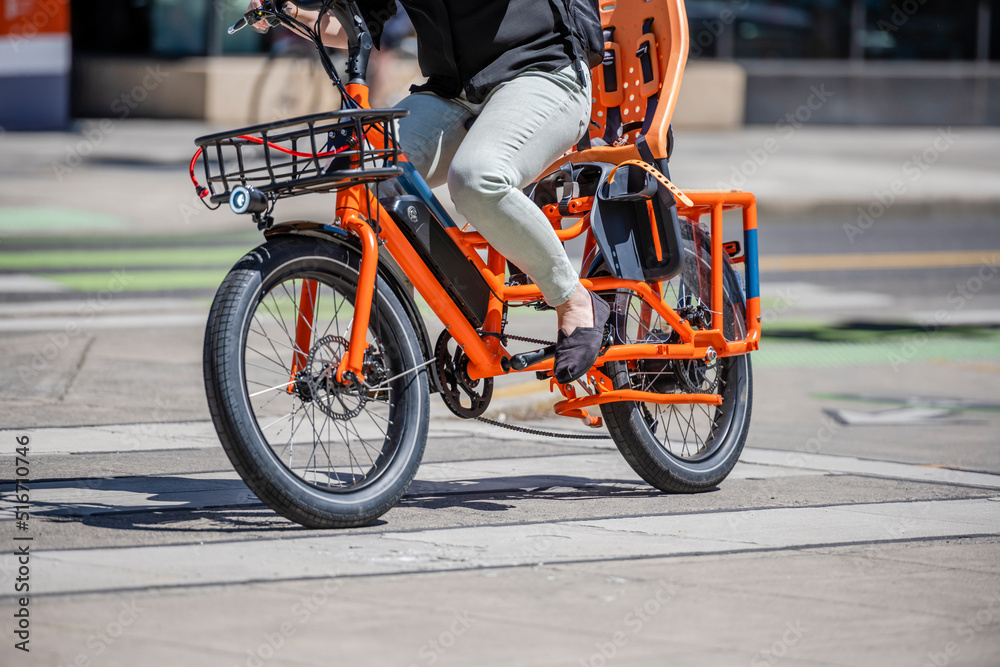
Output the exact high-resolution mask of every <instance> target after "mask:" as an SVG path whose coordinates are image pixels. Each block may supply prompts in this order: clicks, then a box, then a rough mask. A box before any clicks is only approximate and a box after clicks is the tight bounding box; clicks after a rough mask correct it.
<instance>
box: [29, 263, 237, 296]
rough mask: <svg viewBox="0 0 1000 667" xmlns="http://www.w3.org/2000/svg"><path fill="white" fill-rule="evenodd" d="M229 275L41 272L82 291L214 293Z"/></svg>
mask: <svg viewBox="0 0 1000 667" xmlns="http://www.w3.org/2000/svg"><path fill="white" fill-rule="evenodd" d="M227 273H229V267H225V268H218V269H202V270H186V271H130V270H129V269H127V268H126V269H124V270H122V269H113V270H109V271H99V272H89V271H84V272H80V273H41V274H37V275H38V276H39V277H40V278H45V279H46V280H51V281H52V282H54V283H58V284H60V285H62V286H64V287H68V288H69V289H73V290H77V291H80V292H101V291H103V290H112V291H113V292H115V293H119V292H151V291H164V290H188V289H205V290H212V291H215V290H216V289H218V287H219V285H221V284H222V280H223V279H224V278H225V277H226V274H227Z"/></svg>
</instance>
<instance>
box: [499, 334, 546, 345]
mask: <svg viewBox="0 0 1000 667" xmlns="http://www.w3.org/2000/svg"><path fill="white" fill-rule="evenodd" d="M504 338H509V339H510V340H516V341H520V342H522V343H534V344H535V345H545V346H549V345H555V343H554V342H552V341H550V340H540V339H538V338H528V337H527V336H515V335H514V334H504Z"/></svg>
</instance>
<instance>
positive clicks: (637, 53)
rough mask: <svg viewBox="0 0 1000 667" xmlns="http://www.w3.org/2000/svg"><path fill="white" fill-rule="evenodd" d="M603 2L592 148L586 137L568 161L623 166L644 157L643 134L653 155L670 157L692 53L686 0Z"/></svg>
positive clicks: (591, 136)
mask: <svg viewBox="0 0 1000 667" xmlns="http://www.w3.org/2000/svg"><path fill="white" fill-rule="evenodd" d="M599 5H600V9H601V25H602V27H603V28H604V37H605V44H604V47H605V51H604V61H603V62H602V63H601V64H600V65H598V66H597V67H595V68H594V69H593V70H591V75H592V82H593V84H592V90H593V94H592V97H593V99H594V102H593V106H592V110H591V124H590V135H589V144H590V146H589V147H588V146H587V143H588V141H587V139H586V138H585V139H584V141H583V142H581V145H580V146H579V147H578V150H577V152H575V153H573V154H571V155H570V156H568V160H569V161H572V162H610V163H612V164H618V163H621V162H623V161H625V160H629V159H635V158H639V157H640V155H639V151H638V150H637V149H636V146H635V144H636V141H637V140H639V139H640V138H644V140H645V143H646V145H647V146H648V147H649V149H650V152H651V153H652V155H653V157H655V158H657V159H662V158H666V157H667V155H668V151H669V145H668V144H669V129H670V120H671V118H672V116H673V113H674V108H675V107H676V105H677V96H678V93H679V92H680V84H681V78H682V76H683V74H684V65H685V63H686V61H687V53H688V26H687V13H686V11H685V9H684V0H600V2H599ZM563 161H565V160H563ZM561 162H562V161H561Z"/></svg>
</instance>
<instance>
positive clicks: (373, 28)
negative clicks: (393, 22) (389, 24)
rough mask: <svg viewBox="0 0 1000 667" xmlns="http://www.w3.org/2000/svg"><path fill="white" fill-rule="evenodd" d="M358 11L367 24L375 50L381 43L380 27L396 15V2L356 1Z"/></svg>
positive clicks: (394, 0) (386, 0) (384, 0)
mask: <svg viewBox="0 0 1000 667" xmlns="http://www.w3.org/2000/svg"><path fill="white" fill-rule="evenodd" d="M357 3H358V9H360V10H361V15H362V17H363V18H364V19H365V23H366V24H368V32H370V33H371V34H372V41H373V42H374V43H375V48H379V46H380V45H381V42H382V26H384V25H385V22H386V21H388V20H389V19H390V18H392V17H393V16H394V15H395V14H396V0H357Z"/></svg>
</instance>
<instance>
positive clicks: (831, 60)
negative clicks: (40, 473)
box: [0, 0, 1000, 129]
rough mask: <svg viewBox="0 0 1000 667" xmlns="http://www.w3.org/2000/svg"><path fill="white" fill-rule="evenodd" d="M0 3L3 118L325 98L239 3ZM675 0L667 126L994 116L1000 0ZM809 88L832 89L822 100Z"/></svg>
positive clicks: (317, 75)
mask: <svg viewBox="0 0 1000 667" xmlns="http://www.w3.org/2000/svg"><path fill="white" fill-rule="evenodd" d="M0 2H2V3H3V10H4V11H3V14H2V16H0V125H3V126H5V127H7V128H15V129H16V128H31V127H35V128H43V127H59V126H61V125H65V123H66V119H67V118H68V117H70V116H72V117H159V118H188V119H203V120H208V121H220V122H222V121H224V122H233V121H237V122H239V121H251V122H253V121H257V120H267V119H270V118H276V117H281V116H288V115H293V114H296V113H304V112H308V111H312V110H318V109H324V108H329V107H330V106H331V105H332V104H335V103H336V100H335V96H333V93H332V91H331V90H330V87H329V86H327V85H326V84H325V80H324V76H323V74H322V72H321V71H319V70H318V69H316V68H315V67H314V66H313V65H312V63H313V61H312V55H311V54H310V53H309V49H308V48H302V47H303V46H306V45H303V44H298V43H296V42H295V41H294V40H289V39H288V35H287V34H286V35H281V34H280V33H276V34H270V35H267V36H263V37H262V36H260V35H257V34H256V33H253V32H251V31H249V30H244V31H242V32H240V33H238V34H237V35H234V36H229V35H227V34H226V30H225V28H226V27H227V26H229V25H231V24H232V23H234V22H235V21H236V20H237V19H238V18H239V17H240V15H241V14H242V12H243V11H244V10H245V8H246V0H89V1H88V2H80V1H79V0H78V1H77V2H74V3H72V4H71V5H70V2H69V0H0ZM687 9H688V18H689V22H690V28H691V61H690V65H689V72H688V76H687V78H686V80H685V91H684V94H683V95H682V97H681V100H682V101H681V106H680V108H679V109H678V112H677V113H678V115H677V118H676V121H677V123H678V124H680V125H687V126H701V127H732V126H738V125H742V124H744V123H775V122H777V121H778V120H780V119H781V118H783V117H784V116H785V115H786V114H787V113H788V110H789V109H798V108H799V107H801V106H802V105H807V108H809V113H808V115H809V121H810V122H811V123H831V124H951V125H983V124H989V125H996V124H1000V62H998V61H1000V16H998V14H1000V0H688V2H687ZM401 32H402V33H403V34H402V37H401V38H400V40H398V41H396V42H395V46H397V48H399V47H401V51H397V52H396V53H395V54H392V53H391V54H390V55H389V56H388V58H386V63H384V65H385V67H384V71H383V72H381V73H380V81H379V84H380V86H381V89H380V90H379V91H378V97H379V99H380V101H382V102H385V103H391V102H392V101H394V100H395V99H398V97H399V96H401V95H402V94H403V93H405V90H406V88H407V86H408V85H409V83H410V82H411V81H412V80H413V79H414V78H415V77H418V76H419V72H418V71H417V69H416V65H415V62H414V61H413V58H412V44H410V43H408V42H406V40H405V30H403V31H401ZM67 33H68V34H70V35H71V36H72V51H71V54H72V70H70V63H69V58H70V51H69V38H68V36H67ZM46 35H47V37H46ZM46 40H47V42H46ZM60 45H61V46H60ZM400 53H401V54H402V55H401V56H400V55H399V54H400ZM43 65H44V66H43ZM70 72H71V76H69V74H70ZM814 88H815V89H816V90H817V91H821V92H822V91H828V92H829V93H830V94H829V95H821V96H820V97H825V98H827V99H824V100H823V102H822V103H819V102H817V101H816V100H817V99H818V98H817V97H816V93H815V91H814V90H813V89H814ZM123 90H124V91H126V92H125V93H122V91H123ZM810 104H811V105H812V106H814V107H817V108H811V107H810V106H809V105H810Z"/></svg>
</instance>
